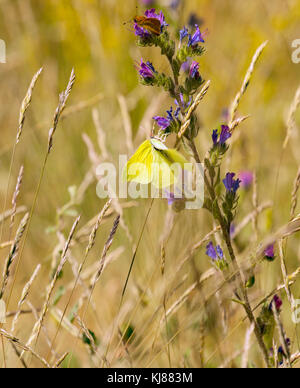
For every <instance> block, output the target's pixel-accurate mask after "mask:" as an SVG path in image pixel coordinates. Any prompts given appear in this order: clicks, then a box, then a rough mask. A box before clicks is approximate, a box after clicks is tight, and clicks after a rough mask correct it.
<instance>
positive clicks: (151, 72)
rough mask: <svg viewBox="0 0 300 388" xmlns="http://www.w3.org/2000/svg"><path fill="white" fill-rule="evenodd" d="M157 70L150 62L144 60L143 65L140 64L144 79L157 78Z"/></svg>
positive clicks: (140, 71) (140, 72)
mask: <svg viewBox="0 0 300 388" xmlns="http://www.w3.org/2000/svg"><path fill="white" fill-rule="evenodd" d="M155 73H156V71H155V69H154V67H153V65H152V63H150V62H146V63H145V62H144V61H143V59H142V60H141V63H140V68H139V74H140V76H141V77H142V78H145V79H151V78H154V76H155Z"/></svg>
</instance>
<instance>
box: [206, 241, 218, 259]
mask: <svg viewBox="0 0 300 388" xmlns="http://www.w3.org/2000/svg"><path fill="white" fill-rule="evenodd" d="M206 254H207V256H208V257H210V258H211V259H213V260H216V259H217V252H216V250H215V247H214V244H213V243H212V242H210V243H209V244H208V245H207V246H206Z"/></svg>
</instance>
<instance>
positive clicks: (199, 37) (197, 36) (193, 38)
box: [188, 24, 204, 47]
mask: <svg viewBox="0 0 300 388" xmlns="http://www.w3.org/2000/svg"><path fill="white" fill-rule="evenodd" d="M195 27H196V32H195V33H194V34H193V35H189V43H188V46H189V47H196V46H197V45H198V43H204V39H203V38H204V35H203V34H201V32H200V29H199V26H198V25H197V24H196V25H195Z"/></svg>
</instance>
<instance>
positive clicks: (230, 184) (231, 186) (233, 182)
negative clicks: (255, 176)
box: [223, 173, 241, 193]
mask: <svg viewBox="0 0 300 388" xmlns="http://www.w3.org/2000/svg"><path fill="white" fill-rule="evenodd" d="M234 177H235V174H234V173H227V174H226V178H225V179H224V180H223V183H224V186H225V188H226V190H227V192H228V193H236V192H237V190H238V189H239V187H240V183H241V181H240V180H239V179H234Z"/></svg>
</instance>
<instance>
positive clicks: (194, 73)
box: [190, 61, 200, 79]
mask: <svg viewBox="0 0 300 388" xmlns="http://www.w3.org/2000/svg"><path fill="white" fill-rule="evenodd" d="M199 66H200V65H199V63H198V62H196V61H193V62H192V64H191V67H190V77H191V78H195V79H199V78H200V74H199Z"/></svg>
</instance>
